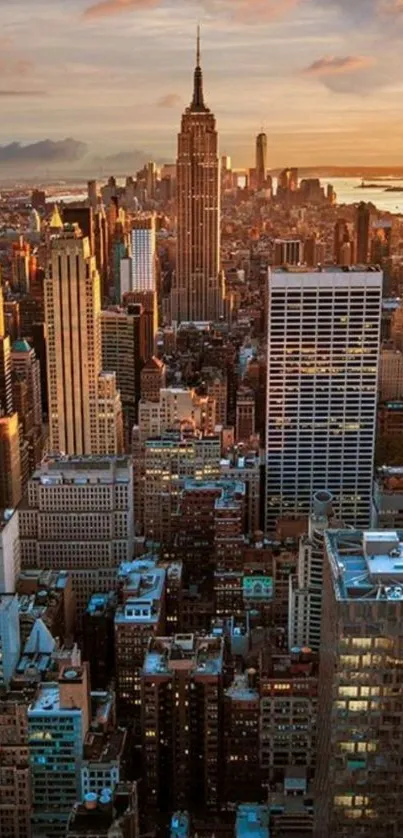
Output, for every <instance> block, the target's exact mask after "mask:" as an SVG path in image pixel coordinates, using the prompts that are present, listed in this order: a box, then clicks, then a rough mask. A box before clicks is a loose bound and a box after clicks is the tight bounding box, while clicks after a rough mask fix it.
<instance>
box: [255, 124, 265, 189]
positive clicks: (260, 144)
mask: <svg viewBox="0 0 403 838" xmlns="http://www.w3.org/2000/svg"><path fill="white" fill-rule="evenodd" d="M266 168H267V136H266V134H264V133H263V132H261V133H260V134H258V135H257V137H256V185H257V188H258V189H261V188H262V186H264V183H265V180H266Z"/></svg>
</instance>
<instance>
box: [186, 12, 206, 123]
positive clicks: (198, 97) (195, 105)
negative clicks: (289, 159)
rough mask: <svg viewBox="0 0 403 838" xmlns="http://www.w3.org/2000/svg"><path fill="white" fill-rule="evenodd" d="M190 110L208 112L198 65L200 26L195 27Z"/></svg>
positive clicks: (201, 74) (200, 70) (199, 65)
mask: <svg viewBox="0 0 403 838" xmlns="http://www.w3.org/2000/svg"><path fill="white" fill-rule="evenodd" d="M190 110H191V111H196V112H199V113H206V112H207V111H208V108H206V105H205V104H204V95H203V72H202V68H201V64H200V26H198V27H197V46H196V67H195V71H194V84H193V99H192V101H191V104H190Z"/></svg>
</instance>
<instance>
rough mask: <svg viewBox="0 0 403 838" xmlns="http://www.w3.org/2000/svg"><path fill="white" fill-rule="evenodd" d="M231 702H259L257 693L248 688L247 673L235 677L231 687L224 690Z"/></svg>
mask: <svg viewBox="0 0 403 838" xmlns="http://www.w3.org/2000/svg"><path fill="white" fill-rule="evenodd" d="M225 695H226V696H227V698H230V699H232V700H233V701H259V691H258V690H255V689H253V688H252V687H250V686H249V683H248V675H247V673H246V672H245V673H242V674H239V675H235V677H234V680H233V682H232V684H231V686H230V687H229V688H228V689H227V690H225Z"/></svg>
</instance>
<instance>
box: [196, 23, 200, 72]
mask: <svg viewBox="0 0 403 838" xmlns="http://www.w3.org/2000/svg"><path fill="white" fill-rule="evenodd" d="M196 67H200V23H198V25H197V48H196Z"/></svg>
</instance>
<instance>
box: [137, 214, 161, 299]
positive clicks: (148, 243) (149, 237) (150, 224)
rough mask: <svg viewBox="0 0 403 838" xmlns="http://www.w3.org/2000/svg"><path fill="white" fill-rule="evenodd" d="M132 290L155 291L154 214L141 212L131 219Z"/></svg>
mask: <svg viewBox="0 0 403 838" xmlns="http://www.w3.org/2000/svg"><path fill="white" fill-rule="evenodd" d="M131 239H132V281H131V290H132V291H156V290H157V288H156V237H155V214H154V213H150V214H145V213H144V214H142V215H139V216H136V217H135V218H134V219H133V225H132V232H131Z"/></svg>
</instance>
